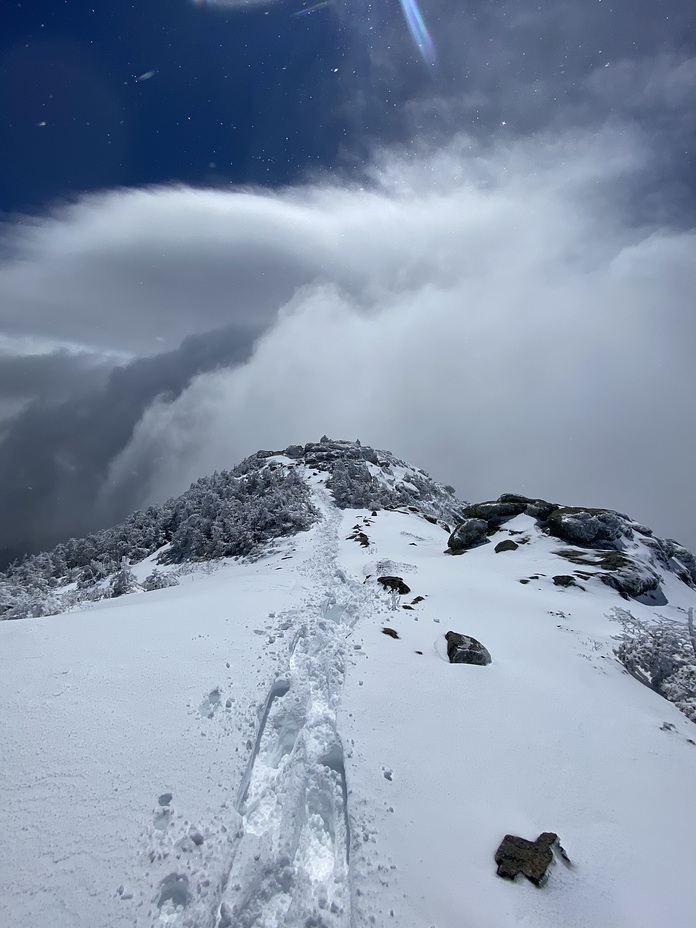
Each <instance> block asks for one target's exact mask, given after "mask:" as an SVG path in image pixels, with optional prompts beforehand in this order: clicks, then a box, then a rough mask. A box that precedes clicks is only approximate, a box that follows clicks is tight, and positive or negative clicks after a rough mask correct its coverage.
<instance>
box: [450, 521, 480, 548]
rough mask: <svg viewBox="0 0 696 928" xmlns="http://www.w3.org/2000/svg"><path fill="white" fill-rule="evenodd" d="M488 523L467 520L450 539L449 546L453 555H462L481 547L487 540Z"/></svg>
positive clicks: (456, 529)
mask: <svg viewBox="0 0 696 928" xmlns="http://www.w3.org/2000/svg"><path fill="white" fill-rule="evenodd" d="M487 532H488V522H486V520H485V519H465V520H464V521H463V522H461V523H460V524H459V525H458V526H457V527H456V528H455V530H454V531H453V532H452V534H451V535H450V537H449V541H448V542H447V545H448V547H449V550H450V553H451V554H461V553H462V551H466V550H467V549H468V548H473V547H474V546H475V545H480V544H481V543H482V542H484V541H485V540H486V533H487Z"/></svg>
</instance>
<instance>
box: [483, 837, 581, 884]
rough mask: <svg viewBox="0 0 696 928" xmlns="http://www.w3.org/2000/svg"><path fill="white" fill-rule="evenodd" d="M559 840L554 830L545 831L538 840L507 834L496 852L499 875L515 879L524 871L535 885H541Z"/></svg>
mask: <svg viewBox="0 0 696 928" xmlns="http://www.w3.org/2000/svg"><path fill="white" fill-rule="evenodd" d="M557 842H558V835H557V834H555V833H554V832H553V831H545V832H543V833H542V834H540V835H539V837H538V838H537V839H536V841H528V840H527V839H526V838H520V837H518V836H517V835H505V837H504V838H503V840H502V841H501V842H500V845H499V847H498V850H497V851H496V852H495V862H496V863H497V864H498V871H497V873H498V876H502V877H503V878H504V879H507V880H514V879H515V877H516V876H517V874H518V873H522V874H524V876H526V877H527V879H528V880H529V881H530V882H531V883H534V885H535V886H540V885H541V884H542V883H543V882H544V878H545V877H546V872H547V870H548V868H549V867H550V865H551V862H552V861H553V851H552V850H551V848H552V847H553V846H554V845H555V844H556V843H557ZM566 859H567V858H566Z"/></svg>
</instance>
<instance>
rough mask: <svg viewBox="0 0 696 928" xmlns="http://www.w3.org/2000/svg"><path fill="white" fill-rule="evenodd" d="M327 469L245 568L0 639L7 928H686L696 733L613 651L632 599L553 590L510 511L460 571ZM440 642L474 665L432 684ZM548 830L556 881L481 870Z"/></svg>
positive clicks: (396, 515)
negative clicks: (309, 512) (337, 489)
mask: <svg viewBox="0 0 696 928" xmlns="http://www.w3.org/2000/svg"><path fill="white" fill-rule="evenodd" d="M325 479H326V476H325V475H324V474H322V475H319V476H316V477H313V478H311V479H310V485H311V486H312V488H313V493H314V501H315V504H316V505H317V507H318V509H319V511H320V512H321V514H322V518H321V520H320V521H319V522H318V523H317V524H316V525H315V526H313V528H312V529H311V530H310V531H308V532H304V533H301V534H299V535H296V536H294V537H293V538H287V539H283V540H281V541H280V542H278V543H277V546H276V549H275V550H274V551H273V552H272V553H271V554H269V555H268V556H267V557H266V558H264V559H262V560H260V561H257V562H254V563H244V562H237V561H232V560H229V561H224V562H221V563H220V565H219V566H218V567H216V568H215V569H213V570H211V569H209V568H208V569H206V568H203V567H201V568H200V569H198V568H197V569H194V570H193V571H192V572H191V573H190V574H189V575H187V576H185V577H183V578H182V582H181V584H180V585H179V586H178V587H172V588H168V589H163V590H156V591H153V592H149V593H142V592H141V593H134V594H130V595H126V596H123V597H120V598H118V599H115V600H105V601H102V602H99V603H97V604H94V605H92V606H91V607H89V608H87V609H84V610H83V611H80V612H74V613H69V614H65V615H59V616H50V617H45V618H40V619H25V620H22V621H16V622H3V623H0V745H1V747H0V751H1V753H2V757H1V763H0V791H1V794H2V797H3V799H2V803H1V804H0V832H1V833H2V835H3V842H2V844H0V898H1V899H2V900H3V901H2V908H3V909H4V914H3V916H2V924H3V925H8V926H11V928H35V926H36V925H39V924H46V923H48V922H49V921H50V924H51V926H52V928H101V926H104V928H107V926H108V928H125V926H135V928H144V926H157V928H159V926H172V928H184V926H186V928H226V926H227V928H232V926H234V928H275V926H281V925H285V926H292V928H294V926H298V928H299V926H309V925H314V926H337V928H348V926H351V928H353V926H355V928H362V926H368V925H372V924H374V925H378V926H384V925H389V924H393V925H395V926H398V928H411V926H413V928H416V926H418V928H428V926H437V928H455V926H456V928H467V926H472V928H474V926H476V928H488V926H491V928H493V926H495V928H508V926H509V928H512V926H530V928H532V926H533V928H546V926H548V928H551V926H554V928H557V926H559V925H563V926H564V928H584V926H588V928H589V926H592V928H596V926H602V928H648V926H650V928H652V926H653V925H654V924H655V923H657V922H660V923H663V924H667V925H670V928H687V926H688V928H690V926H691V925H692V923H693V911H694V909H695V908H696V885H694V880H693V874H692V869H693V852H692V847H693V840H692V836H693V834H694V832H695V831H696V808H695V806H694V803H693V783H694V781H695V775H696V745H695V744H694V743H693V741H694V740H696V737H695V732H696V729H694V727H693V724H692V723H691V722H690V721H689V720H688V719H686V718H685V716H684V715H682V714H681V713H680V712H679V711H678V710H677V709H676V708H675V707H674V706H673V705H672V704H670V703H668V702H667V701H666V700H664V699H662V698H660V697H659V696H658V695H657V694H655V693H654V692H651V691H650V690H649V689H647V688H646V687H643V686H641V685H640V684H638V683H637V682H636V681H635V680H634V679H633V678H632V677H631V676H630V675H628V674H627V673H626V672H625V671H624V669H623V668H622V666H621V665H620V664H619V663H618V662H617V661H616V659H615V657H614V655H613V650H614V648H615V647H616V644H617V640H616V637H617V636H618V635H619V634H620V631H621V629H620V627H619V626H618V624H617V623H616V622H613V621H611V620H610V619H609V618H608V615H609V614H610V613H611V611H612V609H613V608H614V607H616V606H617V605H626V604H625V603H624V601H623V600H621V599H620V597H619V596H618V594H617V593H616V592H615V591H614V590H612V589H610V588H607V587H603V586H602V585H600V584H599V583H588V584H587V589H586V590H584V591H583V590H580V589H578V588H568V589H561V588H558V587H556V586H554V584H553V582H552V579H551V578H552V575H553V574H554V573H558V572H560V571H559V567H558V565H559V563H560V562H559V560H558V559H557V558H555V557H554V556H553V555H552V554H551V552H552V550H553V549H554V547H556V546H557V542H556V541H554V540H553V539H549V538H545V537H537V536H536V535H535V532H536V528H535V525H534V521H533V520H532V519H530V518H529V517H526V516H519V517H517V518H516V519H514V520H512V521H510V522H508V523H507V524H506V525H505V527H504V530H503V531H502V532H501V533H500V536H499V537H500V539H502V538H504V537H515V538H516V539H518V540H519V538H520V537H529V538H530V539H531V541H530V543H529V544H526V545H521V546H520V548H519V549H518V550H516V551H511V552H503V553H500V554H495V553H494V552H493V545H485V546H482V547H480V548H477V549H474V550H472V551H469V552H467V553H466V554H464V555H461V556H457V557H453V556H448V555H444V553H443V551H444V549H445V547H446V542H447V533H446V532H445V531H444V530H443V529H442V528H440V527H439V526H438V525H433V524H431V523H429V522H427V521H425V520H424V519H423V518H421V517H420V516H419V515H418V514H416V513H412V512H401V511H396V512H387V511H380V512H379V513H378V515H376V516H371V514H370V512H368V511H357V510H352V511H346V512H339V511H338V510H337V509H335V507H333V506H332V504H331V501H330V495H329V494H328V493H327V491H326V490H325V489H324V483H325ZM356 524H359V525H360V526H361V531H363V532H364V533H365V534H366V535H367V536H368V537H369V540H370V544H369V547H362V546H361V545H360V544H358V543H356V542H355V541H354V540H350V539H349V537H348V536H350V535H351V533H352V529H353V527H354V525H356ZM510 532H520V533H522V536H519V535H516V536H509V533H510ZM497 538H498V536H496V539H497ZM150 569H151V565H150V564H147V565H145V566H144V567H142V570H145V572H148V571H149V570H150ZM136 570H137V568H136ZM380 572H384V573H394V574H397V575H398V576H401V577H403V579H404V580H405V582H406V583H407V584H408V585H409V586H410V587H411V591H412V592H411V593H410V594H408V595H406V596H398V595H396V594H394V593H390V592H389V591H386V590H383V589H382V588H381V586H380V585H379V584H377V582H376V577H377V575H378V574H379V573H380ZM530 576H536V577H538V579H535V580H530V582H529V583H528V584H527V585H521V584H520V583H519V580H520V579H522V578H529V577H530ZM663 589H664V590H665V593H666V595H667V598H668V600H669V605H668V606H664V607H661V609H660V612H662V613H664V614H665V615H668V616H671V615H677V614H678V613H679V609H680V608H681V609H682V610H683V609H685V608H688V606H690V605H693V604H694V598H695V596H694V592H693V591H692V590H690V589H689V588H688V587H686V586H685V585H684V584H682V583H681V582H680V581H678V580H677V579H676V578H675V577H673V576H667V577H666V580H665V583H664V584H663ZM417 596H422V597H424V598H423V600H422V601H420V602H418V603H415V604H413V603H412V600H413V599H415V598H416V597H417ZM403 605H412V608H411V609H410V610H406V609H403V608H402V606H403ZM630 608H631V611H632V612H633V613H634V614H635V615H636V616H637V617H640V618H648V617H650V615H652V614H653V610H652V609H651V607H649V606H647V605H644V604H640V603H631V604H630ZM680 614H681V613H680ZM384 626H388V627H391V628H394V629H395V630H396V631H397V632H398V635H399V638H398V639H394V638H392V637H389V636H387V635H385V634H383V633H382V628H383V627H384ZM450 629H452V630H454V631H458V632H461V633H463V634H467V635H472V636H474V637H476V638H478V639H479V640H480V641H482V642H483V644H484V645H485V646H486V647H487V648H488V650H489V651H490V652H491V654H492V657H493V663H492V664H490V665H489V666H487V667H475V666H466V665H451V664H449V663H448V662H447V659H446V652H445V642H444V635H445V633H446V632H447V631H448V630H450ZM417 652H422V653H417ZM664 723H668V725H669V726H673V728H666V729H663V727H662V726H663V725H664ZM690 739H691V740H690ZM168 793H170V794H171V798H170V797H168V796H167V794H168ZM542 831H554V832H557V833H558V835H559V836H560V840H561V842H562V844H563V846H564V848H565V849H566V851H567V853H568V855H569V857H570V859H571V861H572V866H570V867H565V866H564V865H563V864H562V863H557V864H555V865H554V866H553V868H552V871H551V873H550V875H549V879H548V881H547V883H546V884H545V885H544V886H543V887H541V888H536V887H534V886H533V885H532V884H531V883H528V882H527V881H526V880H524V878H523V877H521V876H519V877H518V878H517V880H515V882H514V883H513V882H509V881H506V880H502V879H500V878H499V877H497V876H496V873H495V863H494V861H493V855H494V853H495V850H496V848H497V846H498V844H499V842H500V840H501V839H502V837H503V835H505V834H506V833H512V834H519V835H521V836H523V837H527V838H530V839H534V838H536V837H537V835H538V834H539V833H541V832H542Z"/></svg>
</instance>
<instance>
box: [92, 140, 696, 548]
mask: <svg viewBox="0 0 696 928" xmlns="http://www.w3.org/2000/svg"><path fill="white" fill-rule="evenodd" d="M644 158H645V148H644V147H643V145H642V140H641V138H640V136H639V135H636V134H631V133H628V132H627V131H626V130H621V131H616V132H614V131H611V130H606V131H604V132H603V133H593V134H589V133H577V132H576V133H567V134H565V135H564V136H563V137H560V138H553V139H549V138H546V139H537V140H534V141H525V142H518V143H515V144H512V145H508V146H499V147H497V148H494V149H486V150H482V149H477V148H476V146H474V145H473V143H471V142H470V141H469V140H467V139H463V138H460V139H458V140H457V141H456V142H455V143H453V144H451V145H450V146H449V148H448V149H447V150H446V151H439V152H436V153H434V154H431V155H430V156H428V155H426V154H424V153H420V154H419V155H417V156H414V155H412V154H411V155H408V154H402V155H401V156H394V155H391V156H384V158H383V159H382V162H381V166H380V167H379V168H378V169H377V168H376V169H375V170H374V174H373V186H372V187H371V188H370V189H366V190H360V189H357V188H356V189H345V188H343V189H336V188H328V187H325V188H316V189H313V190H302V191H301V199H302V203H303V207H302V209H303V215H304V217H305V221H304V222H303V223H302V224H298V225H297V226H296V228H295V233H294V236H293V247H294V249H295V250H296V253H297V254H298V255H304V257H305V260H306V261H308V262H311V261H316V259H317V254H316V252H317V248H319V252H320V254H321V263H320V266H321V269H322V274H321V276H320V277H317V279H316V280H315V281H313V282H309V283H307V284H305V285H304V286H303V287H301V288H300V289H298V290H297V291H296V293H295V294H294V296H293V297H292V298H291V299H290V300H289V301H288V302H287V303H286V304H285V306H284V307H283V309H282V311H281V313H280V315H279V317H278V319H277V321H276V322H274V323H273V325H272V326H271V327H270V328H269V329H267V330H266V331H265V333H264V335H263V336H262V337H261V338H260V339H259V341H258V342H257V344H256V347H255V349H254V351H253V354H252V356H251V357H250V358H249V359H248V360H247V361H245V362H243V363H241V364H239V365H237V366H236V367H234V368H233V369H229V370H219V371H217V372H215V373H207V374H203V375H201V376H199V377H197V378H195V379H194V380H193V381H192V382H191V384H190V385H189V386H188V387H187V388H186V389H185V390H184V391H183V392H182V393H181V394H180V395H179V396H178V397H177V398H176V399H174V400H169V399H167V398H159V399H157V400H155V402H153V403H152V404H151V405H150V407H149V408H148V409H147V411H146V412H145V413H144V415H143V417H142V419H141V421H140V422H139V423H138V425H137V426H136V428H135V430H134V433H133V437H132V440H131V441H130V443H129V444H128V446H127V447H126V448H125V449H124V450H123V451H122V452H121V453H120V455H119V456H118V458H117V459H116V460H115V461H114V462H113V463H112V465H111V467H110V472H109V478H108V481H106V482H105V484H104V487H103V490H102V494H103V498H104V499H105V500H108V499H109V498H110V495H111V494H112V492H114V491H115V492H118V488H119V487H120V486H122V484H123V482H124V481H126V482H127V481H128V479H129V475H130V474H132V473H143V472H146V471H148V472H149V473H150V479H149V481H148V482H147V483H146V484H141V486H140V502H142V503H145V502H148V501H150V500H154V499H158V498H163V497H164V496H166V495H168V494H171V493H176V492H179V491H180V490H182V489H183V488H184V487H185V486H186V485H187V483H188V482H189V481H190V480H192V479H195V478H196V477H197V476H199V475H200V474H202V473H206V472H210V471H211V470H213V469H214V468H221V467H229V466H232V465H233V464H234V463H236V462H237V461H238V460H239V459H240V458H241V457H242V456H243V455H245V454H247V453H250V452H251V451H254V450H256V448H258V447H282V446H284V444H285V443H289V442H296V441H303V440H311V439H316V438H317V437H318V436H319V435H321V434H322V433H324V432H326V433H328V434H330V435H333V436H335V437H350V438H355V437H360V438H361V440H362V441H364V442H369V443H371V444H375V445H377V446H381V447H389V448H391V449H392V450H394V451H396V452H397V453H400V454H401V455H403V456H404V457H406V458H407V459H410V460H412V461H413V462H414V463H416V464H418V465H421V466H424V467H426V468H427V469H429V470H430V471H431V472H433V473H434V474H435V475H436V476H437V477H439V478H440V479H443V480H446V481H448V482H451V483H453V484H455V485H456V486H457V488H458V490H459V492H460V494H461V495H463V496H465V497H468V498H472V499H477V498H481V497H490V496H494V495H497V494H499V493H500V492H503V491H506V490H514V491H520V492H526V493H529V494H534V495H537V494H538V495H543V496H546V497H550V498H556V499H558V500H559V501H562V502H567V503H584V504H595V505H606V506H611V507H614V508H619V509H622V510H626V511H628V512H629V513H630V514H632V515H633V516H635V517H636V518H639V519H642V520H644V521H646V522H648V523H649V524H650V523H652V524H653V526H654V527H655V529H656V530H657V531H659V532H662V533H664V534H671V535H675V536H679V537H681V538H682V540H684V541H685V542H687V543H688V544H690V545H691V546H696V530H694V527H693V525H692V514H691V512H690V510H689V501H690V500H691V498H692V468H691V465H690V461H691V460H692V459H693V454H694V451H695V450H696V448H695V447H694V444H695V440H694V437H693V435H692V430H691V429H690V428H689V425H688V423H689V422H690V419H691V399H690V397H691V394H692V392H693V390H692V381H693V356H692V355H693V353H692V349H691V346H693V344H695V343H696V339H695V336H696V321H695V320H694V317H693V312H692V294H693V292H694V289H695V287H696V261H695V260H694V258H695V257H696V237H695V236H694V234H693V233H692V232H680V231H670V230H667V229H660V228H654V227H636V226H635V225H633V224H631V223H627V222H626V221H625V217H624V216H623V215H622V213H621V210H620V204H621V202H622V197H623V195H624V192H625V189H626V185H630V184H631V183H633V182H634V181H635V179H636V178H637V177H639V176H640V174H641V171H642V170H643V169H644V168H645V167H646V165H645V162H644ZM299 198H300V192H298V191H290V192H288V194H287V195H286V197H285V198H280V197H278V198H274V199H272V200H269V199H267V198H264V197H259V198H258V200H257V207H258V213H257V220H258V224H259V225H258V226H257V228H259V229H260V228H261V227H262V226H263V225H264V223H266V224H267V232H268V235H269V237H270V238H271V239H273V237H274V235H275V233H276V230H277V220H278V217H279V216H283V215H285V213H286V211H287V210H288V209H290V208H292V209H295V208H297V203H298V199H299ZM247 205H248V206H249V208H250V210H252V212H253V206H252V204H247ZM260 234H261V233H260ZM274 260H275V258H274V253H273V250H272V249H271V252H270V257H269V261H270V262H271V264H272V263H273V261H274Z"/></svg>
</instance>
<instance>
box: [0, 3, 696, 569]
mask: <svg viewBox="0 0 696 928" xmlns="http://www.w3.org/2000/svg"><path fill="white" fill-rule="evenodd" d="M407 14H408V15H407ZM419 16H420V18H421V19H420V20H419ZM0 20H1V22H0V25H1V28H0V78H1V79H0V139H2V143H1V144H0V306H1V307H2V310H1V312H0V551H4V554H2V555H0V559H2V558H4V559H5V560H7V558H10V557H14V556H18V555H21V554H22V553H23V552H25V551H27V550H35V549H37V548H40V547H44V546H46V545H49V544H53V543H55V541H58V540H60V539H61V538H64V537H66V536H67V535H70V534H81V533H84V532H85V531H88V530H91V529H94V528H97V527H99V526H100V525H106V524H110V523H113V522H114V521H116V520H118V519H119V518H122V517H123V516H124V515H126V514H127V513H128V512H129V511H130V510H131V509H133V508H134V507H135V506H140V505H146V504H147V503H148V502H149V501H153V500H155V499H159V498H161V497H162V496H163V495H166V494H169V493H175V492H179V491H181V490H183V489H185V487H186V484H187V482H188V480H190V479H193V478H195V477H196V476H198V475H199V474H200V473H203V472H204V471H207V470H211V469H214V468H216V467H217V468H219V467H224V466H232V465H234V463H236V461H237V460H238V459H239V458H241V457H243V456H245V455H246V454H249V453H251V452H253V451H254V450H256V448H257V446H258V445H261V444H277V445H279V446H282V445H283V444H288V443H290V442H296V441H305V440H312V439H316V438H317V437H318V435H321V434H323V433H327V434H329V435H333V436H334V437H349V438H355V437H360V438H361V439H363V440H364V441H368V442H370V443H371V444H373V445H375V446H377V447H391V448H392V450H394V451H395V452H396V453H398V454H399V455H400V456H402V457H406V458H408V459H410V460H412V461H413V462H414V463H415V464H417V465H419V466H424V467H426V468H428V469H429V470H430V471H431V472H433V474H434V475H435V476H436V477H438V478H440V479H442V480H445V481H446V482H449V483H452V484H454V485H456V487H457V489H458V491H459V493H460V494H461V495H462V496H464V497H467V498H472V499H473V498H476V497H481V496H497V495H498V493H500V492H504V491H509V490H513V491H519V492H525V491H528V492H529V493H531V494H533V495H542V496H556V497H557V498H558V499H559V500H560V501H562V502H569V503H577V502H580V503H582V502H585V503H588V504H589V503H595V504H599V505H607V506H613V507H614V508H619V509H623V510H625V511H629V512H630V514H631V515H633V516H634V517H636V518H640V519H643V521H646V522H652V523H653V524H654V527H655V528H656V530H657V531H659V532H661V533H662V534H667V535H674V536H676V537H679V538H681V539H682V540H683V541H684V542H686V543H687V544H690V545H691V546H692V547H694V546H696V529H694V528H693V525H694V521H695V520H694V512H693V507H692V504H691V503H690V502H689V503H688V505H685V502H684V500H685V499H686V498H687V497H688V499H689V500H691V499H692V496H693V494H692V493H691V480H692V478H691V468H690V464H689V461H690V460H691V459H692V458H693V452H694V451H696V443H695V442H694V439H693V413H692V409H691V400H690V396H691V394H692V392H693V384H692V381H693V375H692V356H693V346H694V343H695V342H696V322H695V321H694V319H693V309H692V294H693V289H694V286H696V281H694V271H693V270H692V269H693V268H694V267H696V260H695V258H696V254H695V249H694V235H693V229H694V225H695V222H694V217H695V215H696V198H695V196H694V194H695V192H696V172H695V164H696V162H695V157H694V153H695V152H696V138H695V136H696V117H695V116H694V114H695V113H696V16H695V14H694V12H693V7H692V4H691V3H690V2H687V0H663V2H647V0H612V2H609V0H581V2H578V0H573V2H570V0H554V2H552V0H541V2H538V0H535V2H528V0H503V2H501V3H496V4H494V5H493V4H491V3H490V2H483V0H472V2H470V3H467V4H461V3H459V2H457V3H454V2H453V0H422V2H421V3H420V4H419V7H415V6H414V5H413V4H412V5H411V6H410V7H409V6H408V5H404V4H402V3H401V2H400V0H384V2H367V0H359V2H348V0H336V2H328V3H320V4H310V3H306V2H305V3H302V2H300V0H285V2H283V0H276V2H270V3H255V4H245V3H240V2H239V0H230V2H225V0H217V2H216V3H210V2H208V3H206V2H196V3H194V2H190V0H149V2H147V3H144V2H140V3H124V2H113V3H110V4H92V3H87V2H78V0H66V2H58V0H31V2H30V0H21V2H17V0H9V2H7V3H5V4H4V5H3V8H2V11H1V12H0ZM421 20H422V23H423V24H424V27H423V28H425V29H427V35H428V37H429V39H430V41H429V42H427V41H425V39H424V35H425V33H423V32H422V31H421V32H420V33H418V31H417V28H420V27H419V25H418V24H419V22H420V21H421ZM409 24H410V26H409ZM409 28H410V29H411V31H409ZM417 40H418V41H417ZM419 42H420V45H419ZM377 345H378V346H379V352H376V350H375V346H377ZM396 345H398V346H399V349H398V351H397V350H396V348H395V346H396ZM337 346H338V348H339V349H340V350H339V351H338V354H336V348H337ZM444 358H448V362H447V365H445V364H444V363H443V359H444ZM281 370H282V371H283V374H282V375H281V374H280V371H281ZM348 384H350V385H351V387H350V389H349V387H348V386H347V385H348ZM452 384H458V385H459V387H460V389H461V391H462V395H461V396H460V395H458V391H457V390H453V389H452ZM396 385H398V389H397V386H396ZM358 395H359V397H360V399H359V401H358V399H357V396H358ZM222 423H228V424H229V425H228V427H225V426H223V425H222ZM286 433H287V434H286ZM223 435H224V436H225V437H224V439H223V437H222V436H223ZM193 436H195V439H194V437H193ZM513 446H514V454H511V453H510V450H509V449H510V448H511V447H513ZM549 448H552V449H553V453H552V454H551V453H549ZM676 448H678V449H679V451H678V452H674V451H673V450H672V449H676Z"/></svg>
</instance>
